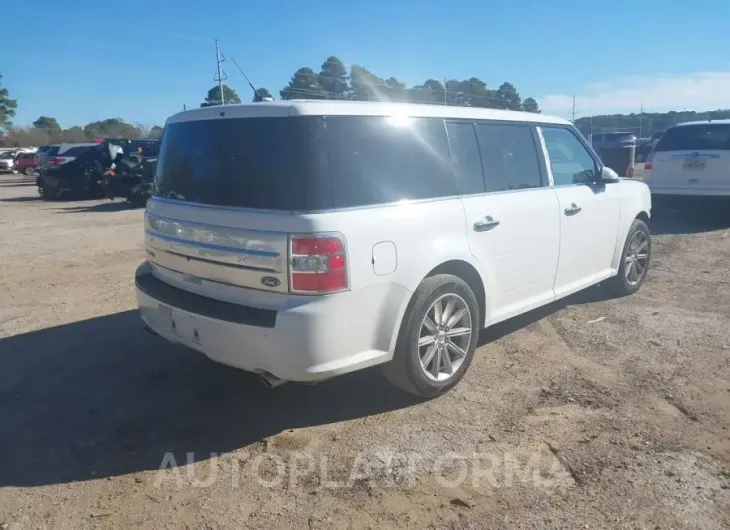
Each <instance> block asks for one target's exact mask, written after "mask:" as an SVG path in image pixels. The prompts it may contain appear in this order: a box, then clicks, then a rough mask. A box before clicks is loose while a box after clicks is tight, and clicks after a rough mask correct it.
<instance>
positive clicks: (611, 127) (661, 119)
mask: <svg viewBox="0 0 730 530" xmlns="http://www.w3.org/2000/svg"><path fill="white" fill-rule="evenodd" d="M726 119H730V109H721V110H713V111H710V112H694V111H681V112H677V111H674V110H672V111H669V112H645V113H644V114H634V113H632V114H610V115H606V114H602V115H600V116H591V117H583V118H578V119H577V120H575V125H576V126H577V127H578V128H579V129H580V130H581V132H582V133H583V134H584V135H585V136H586V137H587V136H588V135H589V134H590V133H591V132H594V133H596V132H602V131H607V132H610V131H619V130H620V131H628V132H631V133H634V134H636V135H637V136H638V135H639V131H641V136H643V137H645V138H649V137H651V136H653V135H654V134H656V133H658V132H663V131H666V130H667V129H668V128H669V127H671V126H672V125H676V124H678V123H684V122H687V121H702V120H726Z"/></svg>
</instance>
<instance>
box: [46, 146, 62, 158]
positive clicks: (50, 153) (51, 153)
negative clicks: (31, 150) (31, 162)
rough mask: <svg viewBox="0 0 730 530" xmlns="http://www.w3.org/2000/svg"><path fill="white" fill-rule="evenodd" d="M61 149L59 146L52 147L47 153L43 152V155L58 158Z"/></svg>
mask: <svg viewBox="0 0 730 530" xmlns="http://www.w3.org/2000/svg"><path fill="white" fill-rule="evenodd" d="M59 149H60V147H59V146H57V145H52V146H51V147H49V148H48V149H46V150H45V151H43V154H44V155H48V156H56V155H57V154H58V150H59Z"/></svg>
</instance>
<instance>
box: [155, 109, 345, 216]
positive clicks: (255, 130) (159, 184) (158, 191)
mask: <svg viewBox="0 0 730 530" xmlns="http://www.w3.org/2000/svg"><path fill="white" fill-rule="evenodd" d="M323 122H324V120H323V118H318V117H297V118H284V117H282V118H245V119H237V118H230V119H212V120H196V121H189V122H181V123H171V124H168V125H167V126H166V127H165V133H164V134H163V137H162V143H161V146H160V156H159V159H158V162H157V174H156V178H155V195H157V196H160V197H166V198H171V199H176V200H181V201H189V202H196V203H202V204H210V205H215V206H235V207H242V208H257V209H267V210H317V209H324V208H331V207H332V206H333V203H332V190H331V187H330V185H329V182H330V180H329V173H328V170H327V164H326V160H327V159H326V152H323V151H322V147H321V146H322V142H323V139H322V134H323V131H324V126H323Z"/></svg>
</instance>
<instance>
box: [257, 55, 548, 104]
mask: <svg viewBox="0 0 730 530" xmlns="http://www.w3.org/2000/svg"><path fill="white" fill-rule="evenodd" d="M266 92H267V93H268V91H266ZM279 95H280V96H281V99H344V100H355V101H403V102H413V103H434V104H447V105H462V106H469V107H485V108H492V109H506V110H522V111H527V112H540V109H539V107H538V105H537V101H535V99H534V98H531V97H528V98H525V99H522V97H521V96H520V94H519V92H518V91H517V89H516V88H515V86H514V85H513V84H512V83H508V82H504V83H502V84H501V85H500V86H499V87H498V88H496V89H492V88H489V87H488V86H487V83H486V82H485V81H482V80H481V79H479V78H478V77H470V78H469V79H463V80H459V79H451V80H444V82H441V81H439V80H437V79H427V80H426V81H424V82H423V84H421V85H415V86H411V87H408V86H407V85H406V84H405V83H403V82H401V81H399V80H398V79H397V78H395V77H387V78H384V77H380V76H378V75H376V74H374V73H373V72H371V71H370V70H368V69H367V68H365V67H364V66H361V65H358V64H353V65H352V66H351V67H350V69H349V71H348V69H347V68H346V67H345V65H344V64H343V62H342V61H341V60H340V59H339V58H337V57H335V56H330V57H327V59H326V60H325V61H324V62H323V63H322V66H321V67H320V69H319V72H318V73H316V72H315V71H314V70H313V69H312V68H310V67H308V66H303V67H302V68H299V69H298V70H297V71H296V72H294V74H293V75H292V76H291V79H290V80H289V84H288V85H287V86H285V87H284V88H282V89H281V90H280V91H279Z"/></svg>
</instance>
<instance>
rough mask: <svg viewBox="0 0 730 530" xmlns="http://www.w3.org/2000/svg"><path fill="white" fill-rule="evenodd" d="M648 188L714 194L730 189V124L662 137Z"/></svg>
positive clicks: (704, 125)
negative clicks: (713, 192) (714, 192)
mask: <svg viewBox="0 0 730 530" xmlns="http://www.w3.org/2000/svg"><path fill="white" fill-rule="evenodd" d="M651 162H652V168H651V173H650V175H649V176H648V178H647V184H649V185H650V187H651V188H652V191H656V192H661V189H662V188H672V189H675V190H677V189H680V190H684V191H685V192H686V193H688V194H691V193H692V192H693V191H696V192H700V191H704V192H712V191H726V190H728V189H730V123H711V122H708V123H701V124H692V125H679V126H676V127H673V128H671V129H669V130H668V131H667V132H666V133H664V135H663V136H662V137H661V139H660V140H659V142H658V143H657V146H656V148H655V150H654V156H653V159H652V161H651Z"/></svg>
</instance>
